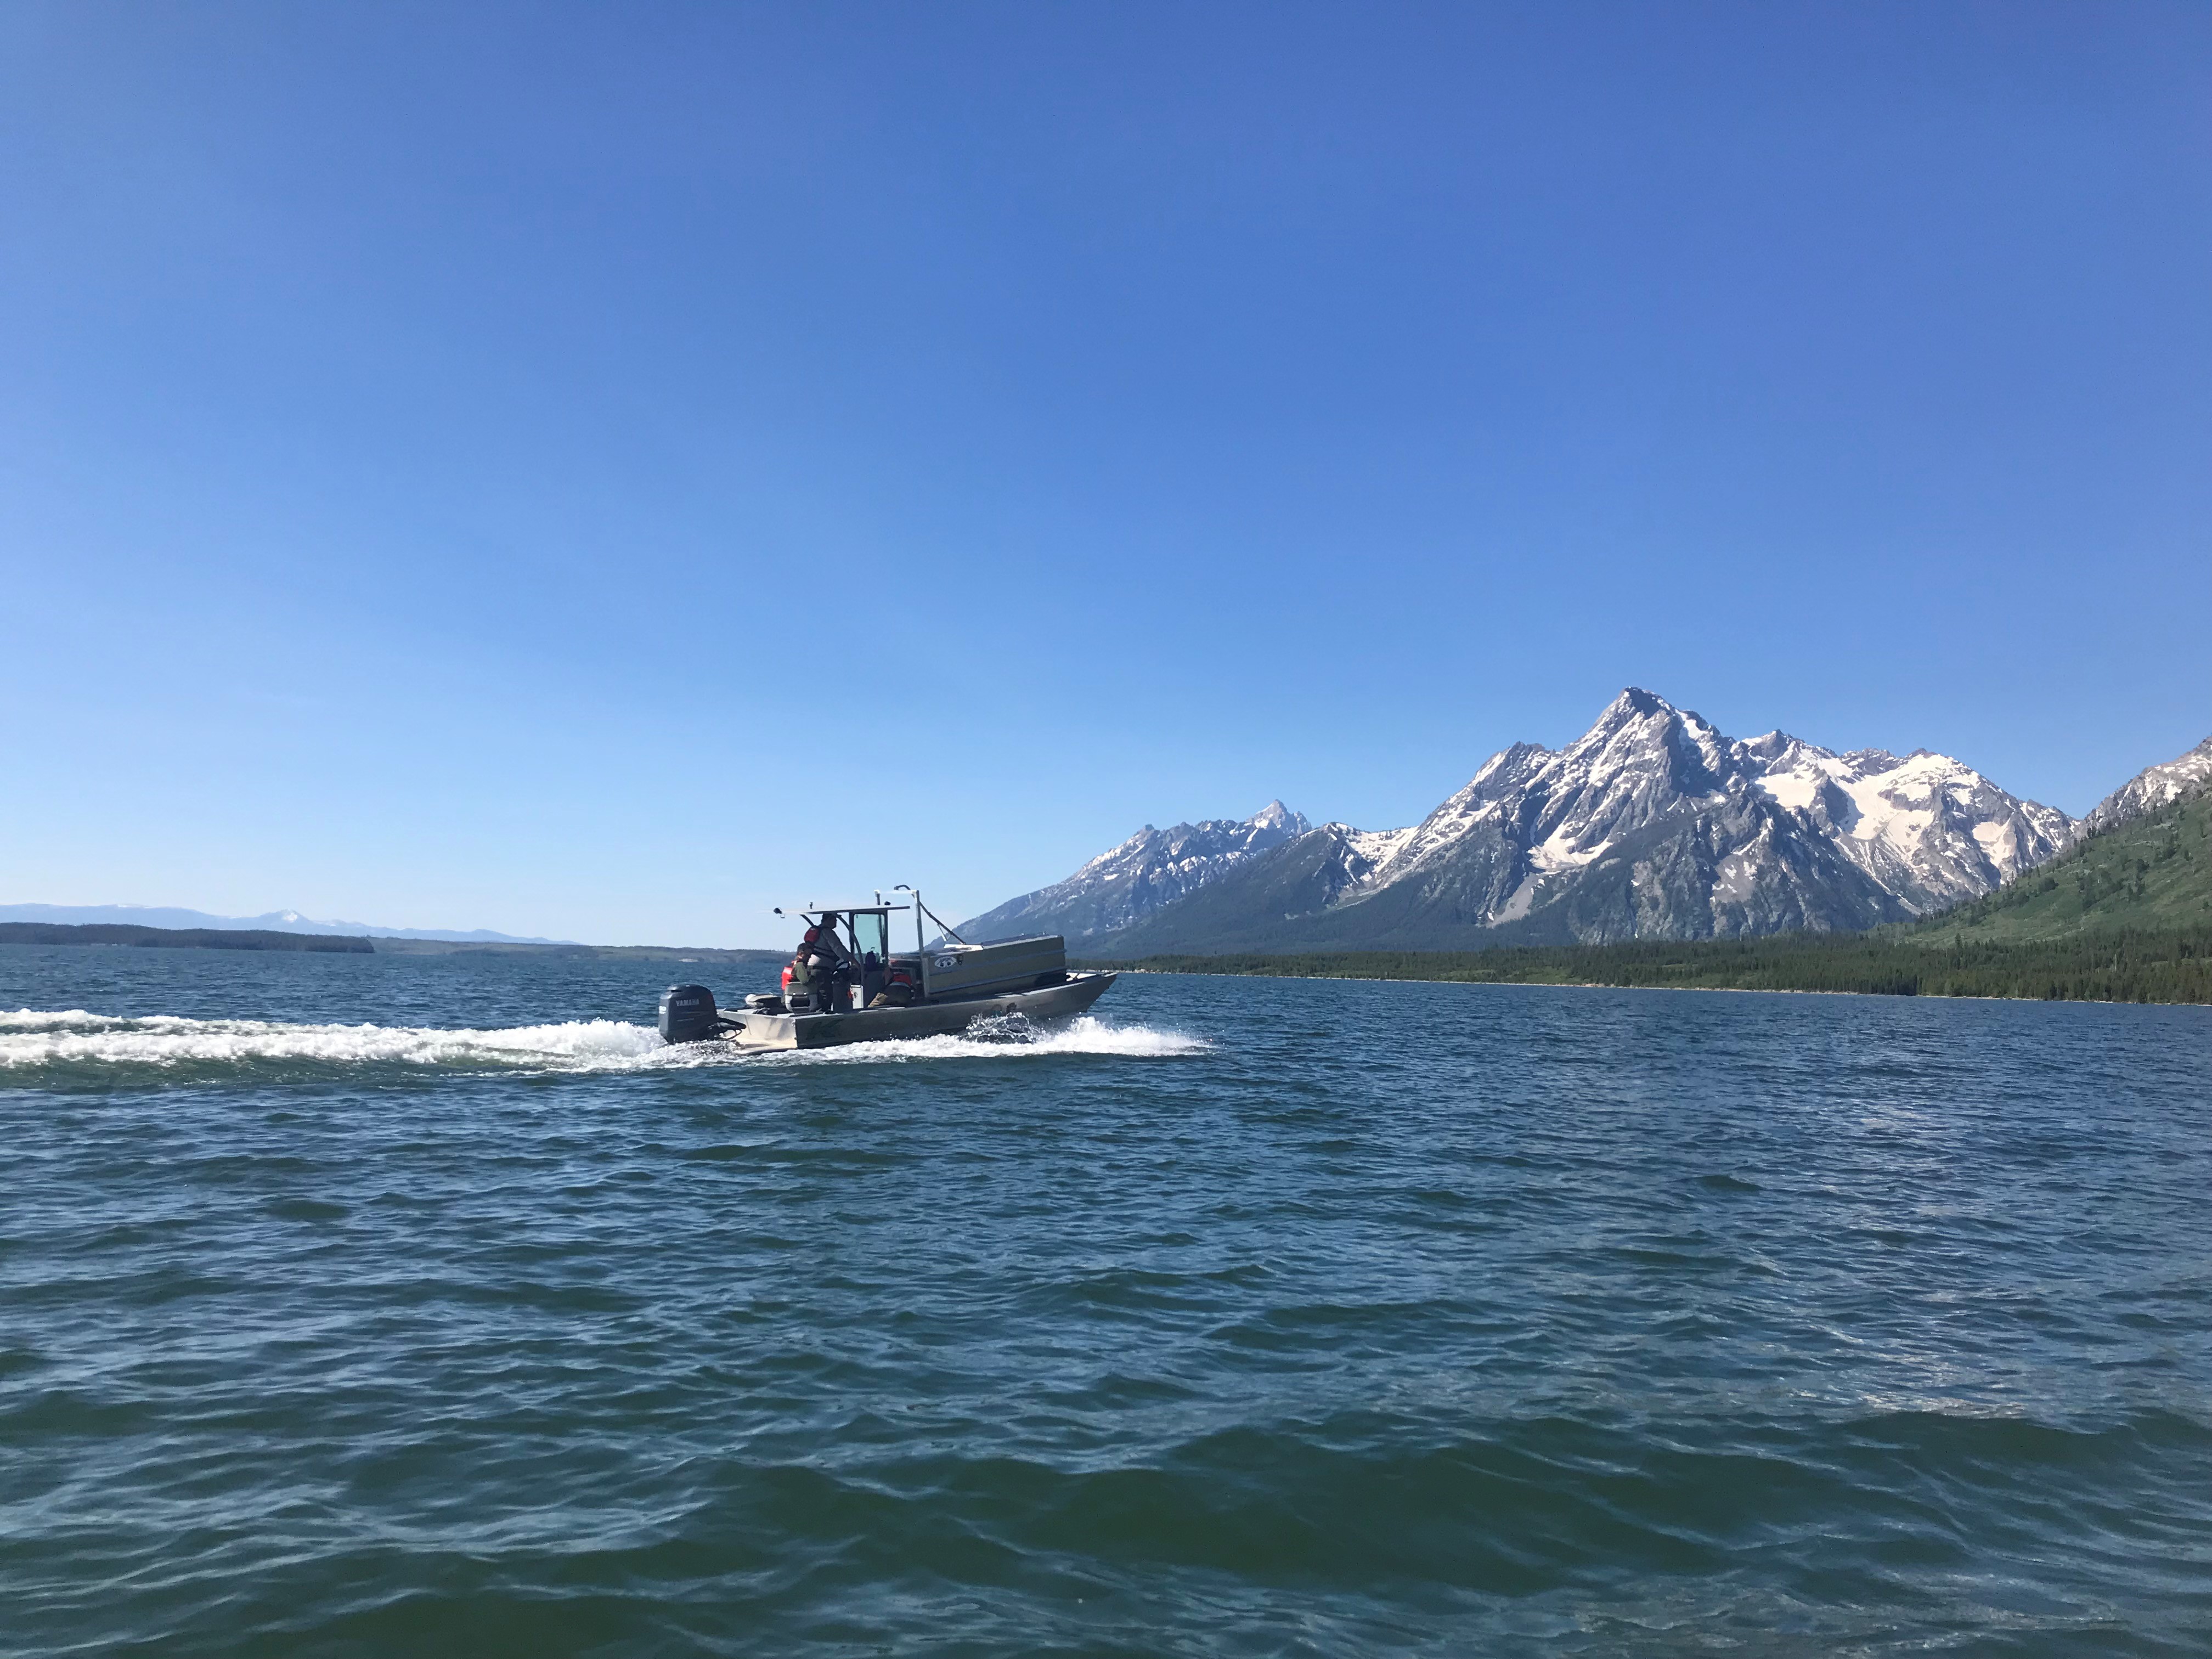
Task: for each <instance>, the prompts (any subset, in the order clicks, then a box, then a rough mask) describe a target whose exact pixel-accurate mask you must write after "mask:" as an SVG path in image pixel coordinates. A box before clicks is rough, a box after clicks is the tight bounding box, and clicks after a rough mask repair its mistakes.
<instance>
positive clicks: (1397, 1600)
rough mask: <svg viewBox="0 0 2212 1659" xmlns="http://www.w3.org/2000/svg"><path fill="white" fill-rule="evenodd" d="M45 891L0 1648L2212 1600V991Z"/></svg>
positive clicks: (1685, 1649) (1508, 1629)
mask: <svg viewBox="0 0 2212 1659" xmlns="http://www.w3.org/2000/svg"><path fill="white" fill-rule="evenodd" d="M690 975H698V976H702V977H704V978H706V979H707V980H708V981H709V982H711V983H714V984H715V985H716V987H717V989H718V990H720V991H721V992H723V993H724V994H725V995H731V994H735V993H736V992H738V991H741V990H744V989H748V988H756V987H750V986H748V985H746V984H744V983H741V982H738V981H736V980H734V979H732V978H730V977H729V976H728V973H727V970H720V969H707V970H703V972H702V970H700V969H678V970H676V971H675V972H674V973H671V969H670V968H669V967H667V966H665V965H657V966H656V965H647V966H643V967H640V966H637V965H633V964H621V963H561V962H557V961H544V960H531V959H518V958H492V959H479V960H470V959H465V958H451V957H449V958H425V957H264V956H253V955H245V954H238V953H228V952H222V953H216V952H206V951H130V950H112V949H109V950H85V949H78V950H40V949H34V948H29V947H21V946H7V947H0V1009H17V1008H20V1009H21V1010H22V1011H23V1012H15V1013H9V1014H6V1015H4V1016H0V1123H4V1130H5V1133H6V1134H7V1137H8V1157H7V1158H6V1159H5V1160H4V1163H0V1170H3V1171H4V1173H0V1653H5V1654H9V1655H16V1654H22V1655H28V1654H41V1655H44V1654H52V1653H57V1652H62V1651H67V1652H71V1653H78V1654H95V1653H120V1652H124V1651H132V1652H137V1651H145V1652H160V1653H162V1654H165V1655H169V1654H202V1653H204V1654H217V1653H220V1654H225V1655H228V1654H248V1655H253V1654H279V1653H281V1654H288V1655H289V1654H331V1655H340V1654H345V1655H354V1654H360V1655H368V1654H387V1653H388V1654H408V1655H438V1654H453V1655H457V1656H458V1655H467V1656H471V1659H475V1656H484V1655H496V1654H515V1655H529V1656H541V1655H555V1654H591V1655H607V1656H618V1655H642V1654H653V1655H659V1654H678V1653H689V1652H713V1653H735V1654H760V1655H769V1654H775V1655H786V1654H793V1653H822V1654H837V1655H842V1654H863V1653H866V1654H877V1653H885V1652H891V1653H900V1654H944V1655H951V1654H962V1655H989V1654H1028V1653H1042V1652H1060V1653H1084V1654H1098V1655H1105V1654H1132V1655H1135V1654H1147V1655H1149V1654H1161V1653H1180V1654H1190V1655H1199V1654H1206V1655H1212V1654H1237V1653H1252V1654H1291V1653H1299V1654H1304V1653H1310V1654H1329V1655H1337V1654H1358V1653H1381V1652H1391V1653H1397V1652H1437V1653H1454V1654H1462V1653H1476V1654H1508V1655H1512V1654H1524V1653H1525V1654H1530V1655H1534V1654H1553V1653H1577V1654H1621V1655H1630V1654H1635V1655H1643V1654H1668V1655H1671V1654H1692V1653H1697V1654H1702V1653H1708V1652H1711V1653H1730V1654H1738V1655H1765V1654H1790V1655H1797V1654H1805V1655H1812V1654H1822V1655H1826V1654H1833V1653H1866V1654H1892V1653H1894V1654H1904V1653H1907V1652H1910V1653H1914V1654H1920V1653H1926V1652H1941V1653H1947V1654H1948V1653H1963V1654H1978V1653H1990V1654H1999V1653H2002V1654H2024V1655H2025V1654H2041V1653H2052V1654H2069V1655H2070V1654H2137V1653H2144V1654H2152V1653H2171V1654H2176V1655H2180V1654H2201V1653H2203V1652H2205V1651H2207V1650H2208V1648H2212V1018H2208V1015H2207V1012H2206V1011H2203V1010H2199V1009H2154V1008H2127V1007H2096V1006H2023V1005H2017V1004H2002V1003H1969V1002H1956V1003H1947V1002H1935V1001H1913V1000H1875V999H1861V998H1847V997H1807V996H1747V995H1721V994H1707V995H1700V994H1689V993H1683V994H1672V993H1634V992H1611V991H1585V990H1549V989H1539V988H1528V987H1461V986H1435V985H1376V984H1325V983H1314V982H1286V981H1259V980H1230V979H1206V978H1170V977H1148V978H1125V979H1124V980H1123V981H1122V982H1121V984H1120V985H1119V986H1117V987H1115V990H1114V991H1113V992H1112V993H1111V994H1109V996H1108V997H1107V999H1106V1000H1105V1001H1104V1002H1103V1003H1102V1004H1101V1005H1100V1006H1099V1009H1098V1012H1097V1017H1096V1018H1091V1019H1085V1020H1081V1021H1078V1022H1074V1023H1073V1024H1069V1025H1066V1026H1064V1027H1060V1028H1046V1029H1042V1030H1030V1029H1028V1028H1026V1027H1025V1026H1024V1025H1022V1024H1020V1023H1019V1022H1011V1023H1006V1022H1001V1023H1000V1024H996V1025H994V1026H989V1027H987V1028H984V1029H981V1030H976V1031H974V1032H971V1033H970V1034H969V1035H968V1036H963V1037H957V1038H936V1039H931V1040H928V1041H924V1042H913V1043H905V1044H897V1045H886V1046H885V1047H884V1048H871V1049H854V1050H848V1051H844V1052H842V1053H836V1054H829V1055H820V1056H815V1055H805V1056H790V1057H782V1058H775V1059H768V1060H730V1059H728V1058H727V1057H726V1056H718V1055H715V1054H713V1053H711V1051H701V1050H697V1049H689V1050H680V1051H670V1050H668V1049H665V1048H662V1047H661V1046H660V1045H659V1042H658V1040H657V1039H656V1038H655V1037H654V1036H653V1033H652V1031H651V1029H650V1026H649V1024H647V1021H648V1019H649V1017H650V1009H651V1007H652V1004H653V997H654V995H655V994H656V993H657V992H658V990H659V987H660V986H661V985H662V984H664V983H665V981H667V980H668V979H669V978H671V977H672V976H690Z"/></svg>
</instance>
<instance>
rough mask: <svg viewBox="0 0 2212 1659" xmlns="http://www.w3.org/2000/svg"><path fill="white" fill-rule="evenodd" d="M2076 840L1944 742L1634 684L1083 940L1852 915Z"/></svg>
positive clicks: (1667, 925)
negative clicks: (1388, 803) (1741, 713)
mask: <svg viewBox="0 0 2212 1659" xmlns="http://www.w3.org/2000/svg"><path fill="white" fill-rule="evenodd" d="M2073 834H2074V823H2073V821H2072V820H2071V819H2070V818H2069V817H2067V816H2066V814H2064V813H2063V812H2060V811H2056V810H2055V809H2053V808H2051V807H2047V806H2043V805H2038V804H2037V803H2035V802H2033V801H2023V800H2020V799H2016V798H2015V797H2014V796H2012V795H2010V794H2008V793H2006V792H2004V791H2003V790H2002V789H2000V788H1998V787H1996V785H1994V784H1992V783H1990V781H1988V780H1987V779H1985V778H1984V777H1983V776H1982V775H1980V774H1979V773H1978V772H1975V771H1974V770H1973V769H1971V768H1969V767H1966V766H1964V765H1962V764H1961V763H1959V762H1957V761H1954V760H1952V759H1950V758H1948V757H1944V756H1940V755H1933V754H1929V753H1928V752H1927V751H1925V750H1920V751H1916V752H1915V753H1914V754H1912V755H1909V756H1906V757H1902V758H1899V757H1897V756H1894V755H1890V754H1887V753H1886V752H1883V751H1880V750H1861V751H1858V752H1856V753H1853V754H1848V755H1843V754H1838V753H1836V752H1834V751H1832V750H1826V749H1821V748H1820V747H1818V746H1817V745H1814V744H1808V743H1806V742H1804V741H1802V739H1799V738H1793V737H1790V736H1789V735H1787V734H1786V733H1783V732H1769V733H1767V734H1766V735H1765V737H1762V738H1753V739H1750V740H1748V741H1737V740H1735V739H1731V738H1728V737H1726V736H1724V735H1723V733H1722V732H1719V731H1718V730H1717V728H1715V727H1714V726H1712V725H1711V723H1710V722H1709V721H1707V720H1704V719H1703V718H1702V717H1701V716H1699V715H1698V714H1695V713H1693V712H1690V711H1686V710H1680V709H1677V708H1674V706H1673V705H1672V704H1670V703H1668V702H1666V700H1665V699H1663V698H1661V697H1659V696H1655V695H1654V694H1652V693H1650V692H1649V691H1644V690H1635V689H1632V690H1627V691H1625V692H1623V693H1622V694H1621V696H1620V697H1618V698H1616V699H1615V700H1614V702H1613V703H1612V704H1611V705H1610V706H1609V707H1608V708H1607V709H1606V710H1605V712H1604V713H1603V714H1601V715H1600V716H1599V718H1598V720H1597V722H1596V723H1595V725H1593V726H1591V727H1590V729H1589V731H1588V732H1584V733H1583V735H1582V736H1581V737H1580V738H1577V739H1576V740H1575V742H1573V743H1572V744H1569V745H1568V746H1567V747H1566V748H1565V749H1563V750H1548V749H1546V748H1543V747H1542V746H1541V745H1539V744H1515V745H1513V746H1512V747H1510V748H1509V749H1506V750H1501V751H1500V752H1499V753H1498V754H1497V755H1495V756H1493V757H1492V758H1491V759H1490V760H1489V761H1487V762H1486V763H1485V764H1484V765H1483V767H1482V768H1481V769H1480V770H1479V771H1478V772H1477V773H1476V774H1475V775H1474V779H1473V780H1471V781H1469V782H1468V785H1467V787H1465V788H1463V789H1462V790H1460V791H1459V792H1458V793H1455V795H1453V796H1452V797H1451V798H1450V799H1449V800H1447V801H1445V802H1444V803H1443V805H1440V806H1438V807H1437V810H1436V811H1433V812H1431V814H1430V815H1429V816H1428V817H1426V818H1425V819H1424V820H1423V821H1422V822H1421V823H1419V824H1415V825H1413V826H1411V827H1409V828H1407V829H1398V830H1388V831H1361V830H1356V829H1351V828H1350V827H1349V826H1346V825H1343V824H1334V823H1332V824H1324V825H1322V826H1321V827H1320V828H1318V829H1310V830H1308V831H1307V832H1306V833H1304V835H1301V836H1295V837H1292V838H1289V839H1286V840H1285V842H1283V844H1281V845H1280V846H1279V847H1277V848H1273V849H1272V850H1268V851H1266V852H1264V853H1262V854H1260V855H1259V856H1256V857H1251V858H1248V859H1245V860H1241V861H1240V862H1239V863H1237V865H1236V866H1233V867H1230V868H1225V869H1223V870H1222V871H1220V872H1218V873H1217V874H1216V875H1215V876H1214V877H1213V878H1212V879H1210V880H1209V881H1207V882H1206V883H1205V884H1202V885H1199V886H1196V887H1194V888H1193V889H1191V890H1188V891H1186V892H1185V893H1184V894H1183V895H1182V896H1180V897H1178V898H1177V899H1176V900H1174V901H1172V902H1168V903H1165V904H1163V905H1160V906H1158V907H1156V908H1153V909H1152V911H1151V912H1150V913H1149V914H1148V915H1140V916H1136V917H1134V918H1133V920H1132V921H1129V922H1127V923H1125V924H1122V925H1121V926H1120V927H1116V928H1115V929H1113V930H1112V931H1111V933H1110V934H1109V935H1108V936H1106V937H1105V938H1103V939H1095V940H1094V941H1090V942H1087V943H1088V948H1089V949H1091V951H1092V953H1093V954H1094V955H1096V954H1101V953H1103V952H1106V951H1110V953H1111V954H1113V955H1115V956H1116V957H1131V956H1137V955H1143V954H1149V953H1152V952H1168V951H1233V950H1283V949H1354V948H1358V949H1369V948H1396V949H1445V948H1452V949H1468V948H1480V947H1481V946H1483V945H1493V944H1505V943H1547V942H1556V943H1569V942H1578V941H1579V942H1601V941H1606V940H1612V939H1631V938H1680V939H1699V938H1709V937H1715V936H1732V935H1742V934H1753V933H1777V932H1782V931H1784V930H1787V929H1791V928H1814V929H1821V930H1830V929H1838V928H1863V927H1871V926H1874V925H1875V924H1877V923H1880V922H1884V921H1905V920H1909V919H1911V917H1914V916H1917V915H1923V914H1926V913H1927V912H1929V911H1930V910H1934V909H1939V908H1943V907H1945V906H1947V905H1949V904H1952V903H1954V902H1958V901H1959V900H1960V899H1964V898H1971V897H1974V896H1978V895H1980V894H1982V893H1985V892H1987V891H1989V890H1991V889H1993V888H1994V887H1996V885H1997V884H1999V883H2000V882H2001V881H2002V880H2004V879H2006V878H2008V877H2009V876H2011V875H2014V874H2016V873H2017V872H2019V871H2021V870H2023V869H2026V868H2028V867H2031V866H2033V865H2034V864H2036V863H2039V862H2040V861H2041V860H2044V859H2047V858H2049V857H2051V855H2052V854H2055V853H2057V851H2059V850H2060V849H2061V848H2063V847H2064V846H2066V845H2067V844H2068V842H2069V841H2070V840H2071V838H2072V836H2073ZM1020 902H1021V901H1017V903H1020ZM1001 908H1002V909H1004V908H1007V907H1001ZM1071 938H1073V935H1071Z"/></svg>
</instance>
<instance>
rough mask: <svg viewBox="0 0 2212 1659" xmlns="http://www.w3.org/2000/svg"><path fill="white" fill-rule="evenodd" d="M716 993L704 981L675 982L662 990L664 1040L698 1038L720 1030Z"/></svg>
mask: <svg viewBox="0 0 2212 1659" xmlns="http://www.w3.org/2000/svg"><path fill="white" fill-rule="evenodd" d="M721 1029H722V1022H721V1019H720V1016H718V1015H717V1014H716V1013H715V1012H714V993H713V992H712V991H710V990H708V988H707V987H705V986H703V985H671V986H670V987H668V988H667V989H666V990H665V991H663V992H662V993H661V994H660V1036H661V1040H662V1041H663V1042H699V1041H701V1040H702V1038H705V1037H710V1036H714V1035H715V1034H716V1033H718V1032H719V1031H720V1030H721Z"/></svg>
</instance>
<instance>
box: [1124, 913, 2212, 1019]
mask: <svg viewBox="0 0 2212 1659" xmlns="http://www.w3.org/2000/svg"><path fill="white" fill-rule="evenodd" d="M1083 965H1084V966H1085V967H1112V968H1121V969H1137V970H1139V971H1145V972H1152V973H1176V974H1258V975H1268V976H1272V977H1277V978H1286V979H1410V980H1439V981H1465V982H1468V983H1471V984H1481V985H1614V986H1624V987H1649V988H1667V987H1671V988H1674V989H1679V990H1709V991H1848V992H1857V993H1861V994H1868V995H1875V996H1948V997H2026V998H2033V999H2037V1000H2066V1001H2089V1002H2212V927H2201V928H2197V929H2194V930H2189V931H2176V932H2166V933H2126V932H2123V933H2110V934H2096V935H2084V936H2078V937H2075V938H2072V939H2053V940H2046V941H2040V942H2038V943H2034V944H2027V945H1996V944H1989V943H1975V944H1961V945H1950V946H1935V947H1930V946H1927V945H1917V944H1907V943H1904V942H1902V941H1897V940H1887V939H1875V938H1874V937H1871V936H1869V935H1868V934H1864V933H1844V934H1827V933H1778V934H1772V935H1769V936H1767V937H1765V938H1763V939H1696V940H1649V939H1640V940H1635V941H1632V942H1629V943H1626V944H1620V945H1550V946H1547V945H1534V946H1531V945H1517V946H1509V947H1505V948H1502V949H1499V950H1495V951H1346V952H1341V953H1334V954H1316V955H1311V956H1225V957H1191V956H1183V957H1145V958H1142V959H1140V960H1139V961H1135V962H1121V963H1085V964H1083Z"/></svg>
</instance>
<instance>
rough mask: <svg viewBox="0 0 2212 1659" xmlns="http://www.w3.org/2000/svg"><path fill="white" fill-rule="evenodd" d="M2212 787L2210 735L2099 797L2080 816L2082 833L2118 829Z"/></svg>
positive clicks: (2148, 767)
mask: <svg viewBox="0 0 2212 1659" xmlns="http://www.w3.org/2000/svg"><path fill="white" fill-rule="evenodd" d="M2208 788H2212V738H2205V739H2204V741H2203V742H2202V743H2200V744H2197V747H2196V748H2194V749H2192V750H2190V751H2189V752H2188V753H2187V754H2185V755H2184V756H2182V757H2180V758H2179V759H2178V760H2170V761H2167V762H2166V763H2165V764H2164V765H2162V766H2146V767H2145V768H2143V769H2142V771H2140V772H2138V773H2136V775H2135V776H2133V777H2132V778H2130V779H2129V780H2128V781H2126V782H2125V783H2124V784H2122V785H2121V786H2120V787H2118V788H2117V789H2115V790H2114V791H2112V793H2111V794H2109V795H2107V796H2106V797H2105V799H2102V800H2100V801H2099V802H2098V803H2097V805H2095V806H2094V807H2093V808H2092V809H2090V812H2089V816H2088V817H2086V818H2084V819H2082V820H2081V833H2082V834H2084V835H2087V836H2093V835H2095V834H2097V833H2098V832H2099V831H2100V830H2104V829H2115V828H2117V827H2118V826H2119V825H2120V824H2123V823H2126V822H2127V821H2128V820H2129V819H2130V818H2139V817H2142V815H2143V814H2144V813H2146V812H2155V811H2157V810H2158V809H2159V808H2160V807H2161V806H2164V805H2167V804H2168V803H2170V802H2172V801H2177V800H2180V799H2184V798H2185V797H2187V796H2190V795H2201V794H2203V793H2204V792H2205V790H2206V789H2208Z"/></svg>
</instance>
